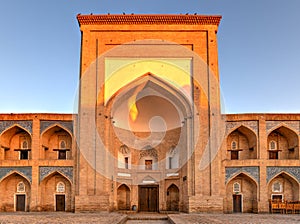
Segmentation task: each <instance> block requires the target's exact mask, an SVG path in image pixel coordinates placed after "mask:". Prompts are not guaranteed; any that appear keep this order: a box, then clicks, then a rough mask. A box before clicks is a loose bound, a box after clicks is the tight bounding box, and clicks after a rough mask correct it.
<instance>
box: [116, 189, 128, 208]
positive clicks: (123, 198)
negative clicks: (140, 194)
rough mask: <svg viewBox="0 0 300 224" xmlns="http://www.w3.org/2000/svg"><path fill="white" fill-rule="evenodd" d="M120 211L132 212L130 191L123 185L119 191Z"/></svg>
mask: <svg viewBox="0 0 300 224" xmlns="http://www.w3.org/2000/svg"><path fill="white" fill-rule="evenodd" d="M117 203H118V210H130V189H129V187H128V186H127V185H126V184H122V185H120V186H119V187H118V189H117Z"/></svg>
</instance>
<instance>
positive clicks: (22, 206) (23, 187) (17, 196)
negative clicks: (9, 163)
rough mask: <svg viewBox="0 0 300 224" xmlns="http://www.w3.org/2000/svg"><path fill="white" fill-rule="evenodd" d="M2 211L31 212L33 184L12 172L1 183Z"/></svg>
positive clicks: (0, 201)
mask: <svg viewBox="0 0 300 224" xmlns="http://www.w3.org/2000/svg"><path fill="white" fill-rule="evenodd" d="M0 191H1V192H5V193H2V194H0V209H1V211H3V212H13V211H30V198H31V184H30V182H29V181H28V180H27V178H25V177H24V176H23V175H22V174H20V173H18V172H12V173H10V174H8V175H7V176H6V177H4V178H3V179H2V180H1V182H0Z"/></svg>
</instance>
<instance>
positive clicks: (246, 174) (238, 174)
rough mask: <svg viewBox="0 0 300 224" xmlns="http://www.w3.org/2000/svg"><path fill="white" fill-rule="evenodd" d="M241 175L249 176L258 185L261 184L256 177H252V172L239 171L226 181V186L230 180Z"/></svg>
mask: <svg viewBox="0 0 300 224" xmlns="http://www.w3.org/2000/svg"><path fill="white" fill-rule="evenodd" d="M240 175H245V176H246V177H247V178H249V179H250V180H252V181H253V182H254V183H255V185H256V187H258V186H259V184H258V182H257V181H256V180H255V178H254V177H252V175H251V174H249V173H247V172H245V171H241V172H238V173H236V174H234V175H233V176H232V177H230V179H228V180H227V182H226V186H227V185H228V183H229V182H231V181H232V180H234V179H235V178H236V177H238V176H240Z"/></svg>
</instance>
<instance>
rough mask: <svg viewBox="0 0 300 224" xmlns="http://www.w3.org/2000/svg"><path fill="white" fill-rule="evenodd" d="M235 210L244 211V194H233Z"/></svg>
mask: <svg viewBox="0 0 300 224" xmlns="http://www.w3.org/2000/svg"><path fill="white" fill-rule="evenodd" d="M233 212H242V195H239V194H236V195H233Z"/></svg>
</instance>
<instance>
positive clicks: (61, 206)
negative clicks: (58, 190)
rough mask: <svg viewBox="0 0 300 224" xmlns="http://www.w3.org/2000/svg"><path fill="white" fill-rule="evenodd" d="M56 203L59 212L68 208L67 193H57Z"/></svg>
mask: <svg viewBox="0 0 300 224" xmlns="http://www.w3.org/2000/svg"><path fill="white" fill-rule="evenodd" d="M55 203H56V211H57V212H59V211H65V210H66V207H65V206H66V204H65V203H66V202H65V195H56V196H55Z"/></svg>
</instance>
